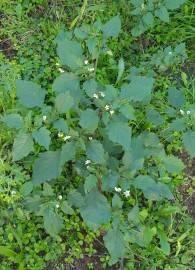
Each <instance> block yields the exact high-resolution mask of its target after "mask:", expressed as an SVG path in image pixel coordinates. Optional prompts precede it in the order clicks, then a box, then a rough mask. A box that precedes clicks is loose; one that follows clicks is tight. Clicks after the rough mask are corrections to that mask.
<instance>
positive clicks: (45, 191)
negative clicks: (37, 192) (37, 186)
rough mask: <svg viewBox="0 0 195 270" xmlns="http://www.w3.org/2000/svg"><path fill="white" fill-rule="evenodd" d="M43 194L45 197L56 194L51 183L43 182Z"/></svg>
mask: <svg viewBox="0 0 195 270" xmlns="http://www.w3.org/2000/svg"><path fill="white" fill-rule="evenodd" d="M42 194H43V196H45V197H50V196H53V195H54V191H53V188H52V187H51V185H50V184H48V183H47V182H45V183H43V191H42Z"/></svg>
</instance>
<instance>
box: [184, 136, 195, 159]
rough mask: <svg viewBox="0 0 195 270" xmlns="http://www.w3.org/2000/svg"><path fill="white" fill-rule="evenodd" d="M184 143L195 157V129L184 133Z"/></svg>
mask: <svg viewBox="0 0 195 270" xmlns="http://www.w3.org/2000/svg"><path fill="white" fill-rule="evenodd" d="M183 144H184V147H185V149H186V150H187V151H188V153H189V154H190V156H191V157H195V131H187V132H186V133H184V134H183Z"/></svg>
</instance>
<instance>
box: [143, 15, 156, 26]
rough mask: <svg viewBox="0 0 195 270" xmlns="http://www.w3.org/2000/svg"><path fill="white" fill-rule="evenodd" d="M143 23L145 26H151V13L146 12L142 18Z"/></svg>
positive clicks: (152, 19)
mask: <svg viewBox="0 0 195 270" xmlns="http://www.w3.org/2000/svg"><path fill="white" fill-rule="evenodd" d="M142 20H143V22H144V23H145V24H146V25H147V26H152V25H153V22H154V16H153V15H152V13H151V12H147V13H146V14H145V15H144V16H143V17H142Z"/></svg>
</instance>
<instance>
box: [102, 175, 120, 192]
mask: <svg viewBox="0 0 195 270" xmlns="http://www.w3.org/2000/svg"><path fill="white" fill-rule="evenodd" d="M118 180H119V174H118V173H117V172H115V171H112V172H110V173H109V174H107V175H103V177H102V190H103V191H113V189H114V187H116V186H117V183H118Z"/></svg>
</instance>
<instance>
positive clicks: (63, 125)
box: [53, 118, 69, 133]
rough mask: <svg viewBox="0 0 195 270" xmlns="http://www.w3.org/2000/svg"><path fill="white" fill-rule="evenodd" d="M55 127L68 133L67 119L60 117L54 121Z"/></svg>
mask: <svg viewBox="0 0 195 270" xmlns="http://www.w3.org/2000/svg"><path fill="white" fill-rule="evenodd" d="M53 127H54V128H56V129H57V130H58V131H62V132H64V133H68V131H69V128H68V125H67V123H66V121H65V120H64V119H63V118H60V119H58V120H57V121H55V122H54V123H53Z"/></svg>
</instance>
